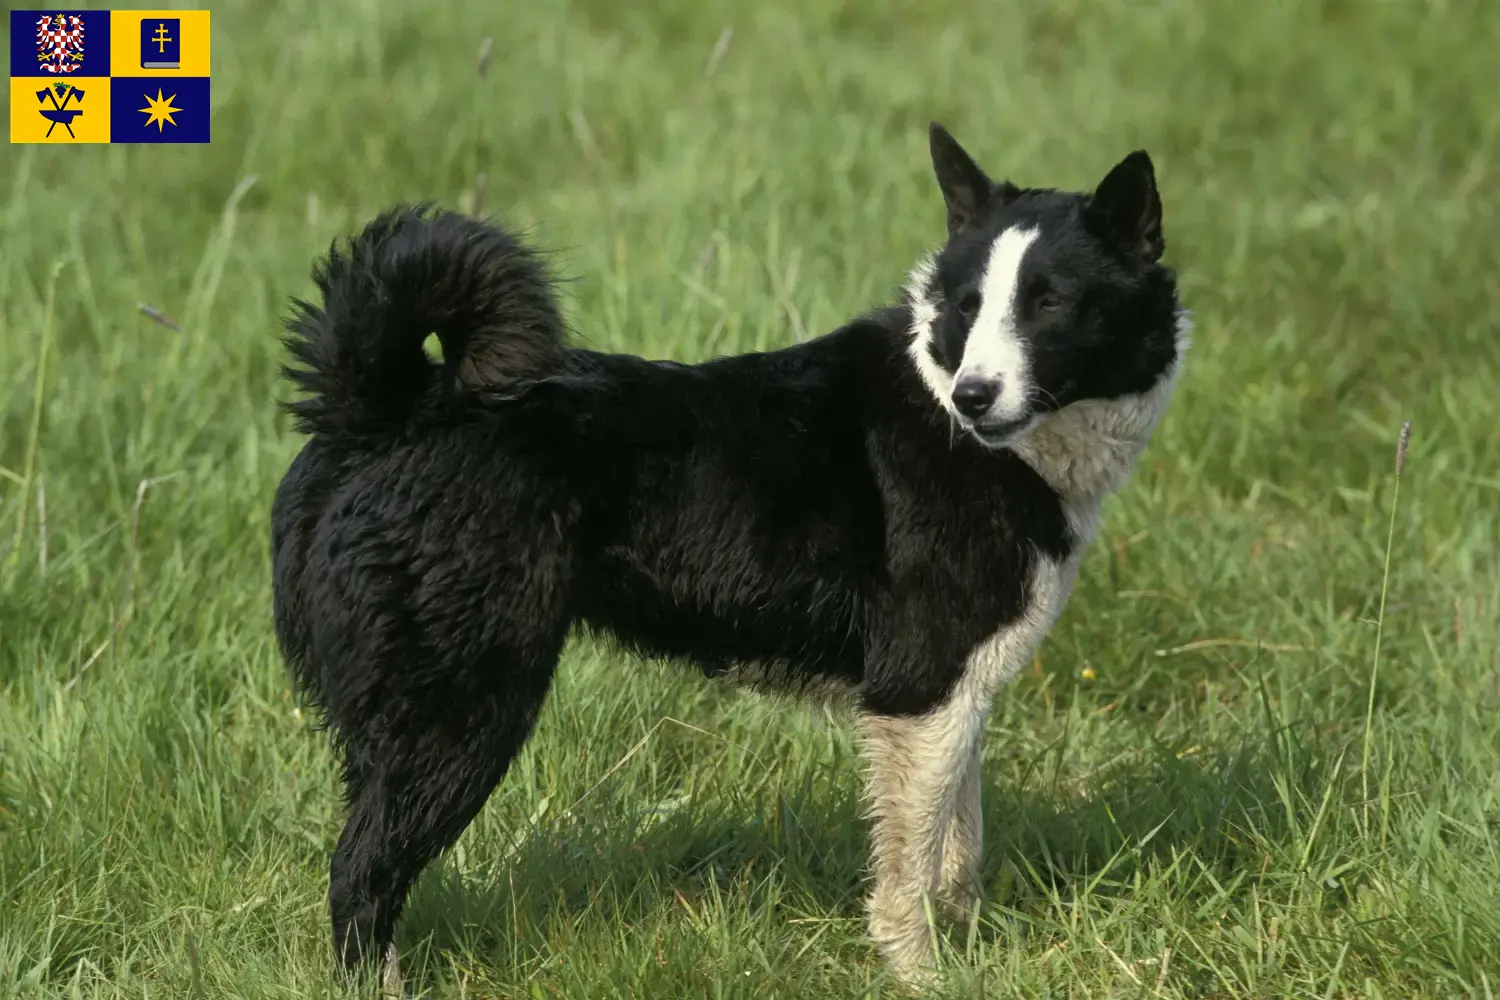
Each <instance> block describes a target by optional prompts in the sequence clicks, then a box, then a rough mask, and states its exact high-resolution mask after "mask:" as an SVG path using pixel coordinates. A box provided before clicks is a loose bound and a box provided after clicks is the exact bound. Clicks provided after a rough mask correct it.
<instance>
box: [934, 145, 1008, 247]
mask: <svg viewBox="0 0 1500 1000" xmlns="http://www.w3.org/2000/svg"><path fill="white" fill-rule="evenodd" d="M927 138H928V143H929V145H930V146H931V147H932V171H933V173H935V174H937V182H938V187H940V188H942V190H943V201H945V202H946V203H947V205H948V237H949V238H950V239H951V238H952V237H954V236H956V235H957V234H958V233H960V232H962V231H963V230H965V229H967V228H968V227H969V226H971V225H973V223H974V219H975V218H976V217H977V216H978V215H979V213H980V212H981V211H983V209H984V206H985V205H987V204H988V203H989V200H990V198H991V197H993V195H994V194H995V190H996V188H995V182H994V181H992V180H990V178H989V175H988V174H986V173H985V172H984V171H983V170H981V169H979V164H977V163H975V162H974V158H973V157H971V156H970V155H969V154H968V153H966V152H964V148H963V147H962V146H960V145H959V144H958V140H957V139H955V138H953V136H951V135H949V134H948V130H947V129H945V128H943V126H941V125H939V124H938V123H937V122H933V123H932V124H931V125H929V126H928V127H927Z"/></svg>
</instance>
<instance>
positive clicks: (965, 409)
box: [953, 378, 999, 420]
mask: <svg viewBox="0 0 1500 1000" xmlns="http://www.w3.org/2000/svg"><path fill="white" fill-rule="evenodd" d="M998 388H999V383H998V382H991V381H990V380H989V379H982V378H966V379H963V380H962V381H961V382H959V383H958V385H955V386H954V387H953V405H954V406H956V407H957V408H958V412H959V413H962V414H963V415H964V416H966V417H968V418H969V419H971V420H975V419H978V418H979V417H982V416H984V414H985V411H986V410H988V409H989V408H990V404H992V403H993V402H994V401H995V396H996V394H997V389H998Z"/></svg>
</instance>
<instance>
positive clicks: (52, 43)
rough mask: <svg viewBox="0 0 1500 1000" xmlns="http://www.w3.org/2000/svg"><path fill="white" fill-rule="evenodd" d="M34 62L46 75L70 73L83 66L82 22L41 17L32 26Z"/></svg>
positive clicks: (72, 18)
mask: <svg viewBox="0 0 1500 1000" xmlns="http://www.w3.org/2000/svg"><path fill="white" fill-rule="evenodd" d="M36 61H37V62H38V63H40V64H41V68H42V69H44V70H46V71H47V72H48V73H71V72H73V71H74V70H75V69H77V68H78V67H79V66H80V65H82V64H83V18H81V17H79V16H78V15H77V14H66V15H64V14H45V15H43V16H42V17H39V18H37V22H36Z"/></svg>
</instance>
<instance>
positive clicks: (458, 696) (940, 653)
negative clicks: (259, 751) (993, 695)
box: [272, 195, 1086, 965]
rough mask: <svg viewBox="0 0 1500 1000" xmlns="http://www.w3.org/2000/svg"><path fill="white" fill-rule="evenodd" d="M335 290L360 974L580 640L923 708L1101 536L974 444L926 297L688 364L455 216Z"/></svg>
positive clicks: (320, 525) (315, 608)
mask: <svg viewBox="0 0 1500 1000" xmlns="http://www.w3.org/2000/svg"><path fill="white" fill-rule="evenodd" d="M1038 197H1042V198H1047V197H1050V195H1042V196H1038ZM971 220H972V217H971ZM956 238H957V239H959V240H962V239H963V238H964V235H963V230H962V227H960V232H959V235H958V236H957V237H956ZM950 253H952V254H953V255H955V260H957V259H958V256H960V255H961V254H962V248H961V247H958V246H954V247H950ZM315 274H316V280H317V284H318V288H319V290H320V292H321V294H322V306H321V307H318V306H314V305H311V304H307V303H298V304H297V308H296V315H295V316H294V318H293V320H292V321H291V323H290V329H291V338H290V339H289V347H290V350H291V353H292V355H293V356H294V358H295V359H296V360H297V361H298V362H300V364H301V366H302V367H300V368H298V369H296V370H294V371H290V372H289V374H290V377H291V378H292V379H293V380H294V381H295V382H296V383H297V384H298V385H299V386H300V387H302V388H303V389H305V390H307V391H308V392H310V393H311V394H312V395H311V396H310V397H308V398H306V399H304V400H302V401H299V402H297V403H294V404H291V409H292V410H293V412H294V413H295V414H296V416H297V419H298V420H299V422H300V426H301V427H302V428H303V429H304V430H305V431H306V432H308V433H309V434H310V435H311V437H310V439H309V440H308V441H307V443H306V445H305V447H304V448H303V450H302V452H301V453H300V454H299V455H298V456H297V458H296V459H295V460H294V462H293V463H292V466H291V468H290V469H289V470H288V472H287V474H286V477H285V478H284V480H283V481H282V483H281V485H280V488H279V489H278V491H277V494H276V499H275V505H274V510H273V519H272V520H273V524H272V551H273V560H274V591H275V616H276V629H277V634H278V637H279V640H280V643H281V646H282V649H283V651H284V653H285V656H286V658H287V660H288V661H289V663H290V664H291V666H292V668H293V669H294V671H295V673H296V676H297V678H298V679H299V681H300V685H301V687H302V689H303V690H304V691H305V692H306V693H307V694H308V696H310V698H311V699H312V700H313V701H314V702H315V704H316V705H317V707H318V708H319V709H320V710H321V712H322V713H323V715H324V717H325V719H326V721H327V723H328V725H329V727H330V728H331V730H332V733H333V735H334V737H335V739H336V742H337V746H338V748H339V750H340V751H341V754H342V757H343V765H344V782H345V788H346V793H347V800H348V806H349V810H350V815H349V820H348V823H347V825H346V826H345V828H344V831H343V834H342V836H341V837H340V839H339V842H338V845H337V847H336V849H335V851H334V855H333V859H332V863H331V873H330V874H331V880H330V889H329V902H330V910H331V916H332V921H333V934H334V943H335V947H336V949H337V951H338V954H339V955H340V956H341V958H342V959H343V960H344V961H345V962H346V963H348V964H351V965H352V964H354V963H356V962H358V961H359V960H360V959H361V958H362V957H364V956H369V955H372V954H376V953H378V952H380V951H381V950H382V949H383V948H384V947H385V946H386V945H387V944H388V943H389V942H390V941H391V940H392V937H393V933H394V927H395V922H396V919H397V916H398V914H399V912H400V909H401V907H402V905H403V901H404V898H405V896H406V893H407V891H408V889H409V887H410V885H411V884H412V882H413V880H414V879H415V878H416V876H417V875H418V873H419V872H420V871H421V870H422V869H423V868H424V867H425V866H426V865H427V864H428V863H429V862H430V861H431V860H433V859H434V858H435V857H436V856H437V855H438V854H439V853H440V852H442V851H443V850H445V849H446V848H447V847H448V846H450V845H451V844H452V843H453V842H454V840H455V839H456V838H457V837H458V835H459V834H460V832H462V830H463V829H464V827H465V826H466V825H467V824H468V823H469V822H470V820H471V819H472V818H473V817H474V815H475V814H476V813H477V812H478V810H479V809H480V807H481V806H482V804H483V803H484V801H485V799H486V798H487V797H488V795H489V794H490V792H491V790H492V789H493V788H494V787H495V785H496V784H497V783H498V782H499V781H500V779H501V778H502V777H503V776H504V774H505V772H506V769H507V767H508V766H509V764H510V762H511V760H512V759H513V758H514V756H515V754H516V753H517V752H518V751H519V750H520V748H521V747H522V745H523V743H524V742H525V741H526V739H527V737H528V735H529V733H530V730H531V728H532V725H533V723H534V721H535V719H536V717H537V712H538V710H539V708H540V706H541V705H542V702H543V699H544V697H545V695H546V693H547V689H548V685H549V683H550V682H551V679H552V675H553V671H554V668H555V666H556V664H557V658H558V655H559V652H560V650H561V648H562V645H563V642H564V639H565V637H566V636H567V635H568V633H569V630H570V629H571V628H572V627H574V626H575V625H581V626H585V627H589V628H592V629H595V630H597V631H599V632H602V633H607V634H609V635H612V636H614V637H616V638H617V639H618V640H619V641H621V642H622V643H624V644H625V645H627V646H628V647H629V648H631V649H633V650H636V651H639V652H641V653H645V654H648V655H653V656H665V657H681V658H688V659H691V660H693V661H695V662H697V663H698V664H699V665H701V666H702V667H703V669H705V670H706V671H707V672H709V673H716V672H720V671H722V670H725V669H727V668H729V667H730V666H733V665H736V664H742V663H747V662H754V663H758V664H761V665H763V666H764V667H765V668H767V669H768V670H769V672H770V674H771V675H772V676H773V677H779V678H780V679H782V680H785V681H787V682H789V683H798V682H832V683H834V684H836V685H842V686H844V687H846V688H848V689H849V690H850V691H851V692H852V693H853V695H854V697H855V698H856V699H857V701H858V703H859V704H860V706H861V707H862V708H863V709H864V710H865V711H868V712H872V713H878V714H884V715H897V716H899V715H910V714H915V713H922V712H924V711H927V710H929V709H931V708H932V707H933V706H934V705H937V704H939V703H940V702H941V701H942V700H943V699H944V698H945V697H946V696H947V694H948V693H949V691H950V690H951V689H952V688H953V686H954V685H955V683H956V682H957V680H958V678H959V676H960V673H961V671H962V670H963V669H964V664H965V662H966V658H967V657H968V655H969V653H970V652H971V650H972V649H973V648H974V647H975V646H976V645H977V644H978V643H980V642H981V641H982V640H983V639H985V638H986V637H987V636H989V635H991V634H992V633H994V632H995V630H996V629H997V628H998V627H1000V626H1001V625H1003V624H1004V623H1006V622H1009V621H1012V620H1014V619H1016V618H1017V617H1018V616H1019V615H1020V614H1022V612H1023V610H1024V609H1025V607H1026V602H1027V600H1028V595H1027V593H1026V584H1025V582H1024V581H1025V580H1027V579H1028V576H1029V567H1030V566H1031V565H1032V563H1033V561H1034V560H1036V559H1037V558H1039V557H1042V556H1045V557H1049V558H1052V559H1061V558H1063V557H1065V556H1066V555H1067V554H1068V553H1069V552H1070V551H1071V550H1072V548H1073V546H1074V545H1076V544H1077V542H1078V540H1077V539H1076V538H1074V537H1073V536H1072V535H1071V534H1070V529H1069V527H1068V522H1067V520H1066V518H1065V516H1064V512H1063V508H1062V504H1061V501H1060V498H1059V496H1058V495H1057V494H1056V493H1055V492H1054V491H1053V490H1052V489H1051V488H1050V487H1049V486H1048V485H1047V483H1046V482H1045V481H1044V480H1043V479H1042V478H1041V477H1040V476H1039V475H1038V474H1037V473H1036V472H1035V471H1033V470H1032V468H1031V467H1030V466H1028V465H1027V464H1026V463H1025V462H1023V461H1022V460H1021V459H1020V458H1019V457H1017V455H1016V454H1014V453H1013V452H1011V451H1007V450H991V449H988V448H986V447H984V445H982V444H981V443H980V441H978V440H976V439H975V438H973V437H970V436H968V435H955V434H954V430H953V427H952V424H951V422H950V420H949V418H948V416H947V414H945V413H944V411H943V410H942V408H941V407H940V406H938V405H937V403H936V401H935V400H934V399H933V397H932V395H931V393H930V391H929V390H928V388H927V387H926V386H924V384H923V382H922V380H921V378H920V377H919V376H918V374H917V372H916V370H915V368H914V366H913V364H912V360H911V356H910V354H909V352H908V347H909V344H910V342H911V335H910V327H911V324H912V314H911V309H910V307H909V306H900V307H895V308H889V309H883V310H880V311H877V312H874V313H871V314H869V315H867V316H864V317H861V318H859V319H856V320H854V321H853V322H851V323H849V324H848V325H846V326H844V327H843V328H841V329H839V330H836V331H834V332H833V333H830V334H828V335H826V336H824V337H822V338H820V339H816V340H813V341H811V342H808V343H805V344H801V345H798V346H795V347H789V348H786V349H784V350H779V351H774V352H769V353H765V354H751V355H745V356H740V357H731V358H723V359H719V360H715V361H710V362H708V363H705V364H700V365H692V366H684V365H678V364H671V363H667V362H653V361H646V360H642V359H640V358H636V357H630V356H621V355H607V354H599V353H594V352H591V351H586V350H579V349H575V348H570V347H567V346H565V330H564V325H563V322H562V320H561V318H560V316H559V313H558V309H557V307H556V305H555V303H554V300H553V296H552V292H551V287H550V284H549V280H548V277H547V272H546V269H545V267H544V266H543V264H542V262H541V261H540V259H539V258H538V257H537V256H536V255H535V254H534V253H533V252H532V251H530V250H528V249H527V248H526V247H525V246H523V245H522V244H521V243H520V242H518V241H517V240H516V239H514V238H513V237H511V236H510V235H508V234H506V233H505V232H503V231H502V230H499V229H497V228H493V227H491V226H488V225H485V224H482V223H479V222H476V221H472V220H469V219H465V218H462V217H459V216H456V215H451V214H443V213H433V212H431V211H428V210H425V209H413V210H398V211H394V212H391V213H389V214H386V215H384V216H381V217H380V218H379V219H377V220H376V221H374V222H373V223H371V224H370V225H369V226H368V227H367V228H366V229H365V230H364V232H363V233H361V234H360V235H359V236H358V237H356V238H355V239H354V240H353V241H352V242H351V243H350V245H349V246H348V247H347V248H346V249H339V248H338V247H334V248H332V249H331V250H330V253H329V256H328V258H327V260H326V262H324V263H323V264H322V265H321V266H320V267H319V269H318V270H317V271H316V273H315ZM430 332H436V333H437V335H438V337H439V338H440V340H441V342H442V344H443V356H444V361H443V363H442V364H436V363H433V362H430V361H428V360H427V358H426V356H425V355H424V354H423V351H422V343H423V341H424V339H425V337H426V336H427V335H428V334H429V333H430ZM1084 389H1086V386H1085V387H1080V391H1083V390H1084Z"/></svg>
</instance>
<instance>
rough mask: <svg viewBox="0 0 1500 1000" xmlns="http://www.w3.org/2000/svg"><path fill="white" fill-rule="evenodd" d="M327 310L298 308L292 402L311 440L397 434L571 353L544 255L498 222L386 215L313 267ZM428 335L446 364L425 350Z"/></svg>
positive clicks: (424, 211) (422, 213)
mask: <svg viewBox="0 0 1500 1000" xmlns="http://www.w3.org/2000/svg"><path fill="white" fill-rule="evenodd" d="M313 280H314V282H316V284H317V286H318V289H319V291H321V292H322V297H323V303H322V305H321V306H317V305H314V304H312V303H309V302H305V301H302V300H297V301H295V302H294V303H293V315H292V317H291V319H290V320H288V322H287V329H288V331H289V333H290V335H289V336H288V337H287V339H286V345H287V349H288V350H289V351H290V353H291V355H292V358H293V359H294V360H295V361H297V362H300V363H301V364H302V365H303V366H304V367H301V368H294V367H290V366H289V367H288V368H287V369H286V375H287V377H288V378H290V379H291V380H292V381H293V382H294V383H296V385H297V386H298V388H300V389H303V390H305V391H306V392H308V393H310V395H309V396H308V397H307V398H305V399H301V400H298V401H296V402H293V403H290V404H288V409H289V410H290V411H291V412H292V413H293V414H294V415H295V416H296V418H297V423H298V425H299V426H300V427H301V429H302V430H303V431H304V432H305V433H308V434H340V435H347V436H354V437H368V436H383V435H389V434H393V433H396V432H398V431H399V430H401V429H402V428H403V427H404V426H406V424H407V423H408V422H409V421H410V420H411V419H412V418H413V417H414V416H417V415H418V414H420V413H421V412H422V411H424V410H427V409H430V408H432V407H434V406H439V405H441V404H442V403H443V402H444V401H445V400H446V399H447V398H448V397H450V396H451V395H452V394H453V393H455V392H457V391H460V390H462V389H466V388H484V387H489V388H495V389H503V388H505V387H507V386H513V385H515V384H517V383H524V382H527V381H530V380H534V379H536V378H539V377H541V376H543V375H544V374H546V372H547V371H548V370H550V369H552V368H554V367H555V366H556V365H557V364H558V363H559V362H560V361H561V360H562V357H563V332H564V326H563V322H562V317H561V314H560V313H559V312H558V308H557V302H556V300H555V299H554V297H553V293H552V280H551V277H550V275H549V274H548V272H547V269H546V267H545V266H544V264H543V262H542V260H541V258H540V257H539V256H538V255H537V254H536V252H535V251H533V250H531V249H530V248H529V247H527V246H526V245H525V244H523V243H522V242H521V241H520V240H518V239H516V238H515V237H513V236H511V235H510V234H509V233H507V232H505V231H504V230H502V229H499V228H496V227H495V226H491V225H487V224H485V223H482V222H478V221H476V220H474V219H470V218H467V217H465V216H462V215H456V214H453V213H451V212H433V211H431V210H430V209H429V208H428V207H427V206H425V205H419V206H416V207H412V208H398V209H393V210H392V211H389V212H386V213H385V214H384V215H381V216H380V217H379V218H377V219H375V221H373V222H371V223H370V224H369V225H368V226H366V227H365V229H364V231H363V232H361V233H360V234H359V235H358V236H356V237H355V238H354V239H352V240H351V241H350V242H349V245H348V248H347V249H342V250H341V249H340V248H339V246H338V245H337V244H334V245H333V246H332V247H330V248H329V251H328V257H327V258H326V259H325V260H322V261H320V262H319V263H318V264H317V266H316V267H315V268H314V269H313ZM429 334H436V335H437V337H438V340H439V341H440V342H441V344H442V348H443V364H442V365H436V364H433V363H432V362H431V361H429V360H428V358H427V355H426V354H425V352H424V351H423V349H422V344H423V342H424V341H425V340H426V339H427V337H428V335H429Z"/></svg>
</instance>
